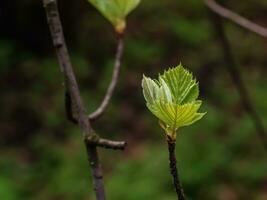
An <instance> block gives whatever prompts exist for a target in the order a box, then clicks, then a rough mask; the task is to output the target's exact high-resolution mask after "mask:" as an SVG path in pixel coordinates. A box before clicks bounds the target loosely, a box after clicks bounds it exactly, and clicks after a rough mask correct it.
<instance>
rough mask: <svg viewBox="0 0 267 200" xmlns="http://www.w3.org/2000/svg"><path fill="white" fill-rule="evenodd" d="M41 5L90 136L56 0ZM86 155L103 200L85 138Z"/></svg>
mask: <svg viewBox="0 0 267 200" xmlns="http://www.w3.org/2000/svg"><path fill="white" fill-rule="evenodd" d="M43 6H44V8H45V11H46V15H47V21H48V25H49V27H50V32H51V36H52V39H53V44H54V47H55V49H56V52H57V57H58V61H59V64H60V66H61V70H62V72H63V74H64V77H65V80H66V84H67V85H66V87H67V89H68V90H69V92H70V96H71V98H72V100H73V103H75V105H76V106H77V114H78V123H79V126H80V128H81V130H82V131H83V135H84V138H87V137H90V136H92V135H93V134H94V130H93V128H92V126H91V124H90V121H88V118H87V115H86V112H85V107H84V105H83V102H82V99H81V96H80V91H79V88H78V84H77V81H76V78H75V75H74V72H73V68H72V65H71V62H70V57H69V53H68V50H67V46H66V43H65V39H64V35H63V29H62V25H61V21H60V17H59V12H58V7H57V1H56V0H43ZM85 144H86V149H87V155H88V158H89V162H90V166H91V169H92V175H93V185H94V190H95V193H96V198H97V200H105V199H106V198H105V189H104V183H103V175H102V169H101V166H100V164H99V158H98V154H97V147H96V146H95V145H91V144H89V143H88V142H87V140H85Z"/></svg>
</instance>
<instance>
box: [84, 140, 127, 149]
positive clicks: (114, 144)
mask: <svg viewBox="0 0 267 200" xmlns="http://www.w3.org/2000/svg"><path fill="white" fill-rule="evenodd" d="M87 143H88V144H91V145H96V146H98V147H103V148H106V149H113V150H124V148H125V146H126V142H125V141H113V140H108V139H104V138H98V137H97V138H95V139H92V138H87Z"/></svg>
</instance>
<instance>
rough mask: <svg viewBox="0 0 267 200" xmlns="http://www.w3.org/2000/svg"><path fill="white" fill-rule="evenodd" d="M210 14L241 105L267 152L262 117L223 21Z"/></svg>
mask: <svg viewBox="0 0 267 200" xmlns="http://www.w3.org/2000/svg"><path fill="white" fill-rule="evenodd" d="M210 14H211V17H210V18H211V20H212V22H213V24H214V27H215V31H216V33H217V36H218V40H219V42H220V46H221V48H222V51H223V54H224V61H225V67H226V69H227V71H228V73H229V74H230V76H231V78H232V81H233V83H234V84H235V87H236V89H237V91H238V93H239V96H240V100H241V103H242V104H243V107H244V109H245V110H246V112H247V113H248V114H249V116H250V117H251V119H252V121H253V123H254V126H255V129H256V131H257V133H258V137H259V139H260V141H261V143H262V145H263V147H264V149H265V150H266V151H267V135H266V130H265V127H264V124H263V122H262V120H261V118H260V116H259V115H258V113H257V112H256V109H255V108H254V105H253V103H252V101H251V99H250V96H249V92H248V89H247V88H246V85H245V83H244V80H243V78H242V76H241V73H240V71H239V70H238V66H237V64H236V62H235V59H234V55H233V53H232V48H231V45H230V42H229V41H228V39H227V36H226V34H225V31H224V27H223V23H222V20H221V18H220V17H219V16H217V15H216V14H214V13H210Z"/></svg>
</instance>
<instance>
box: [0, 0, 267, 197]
mask: <svg viewBox="0 0 267 200" xmlns="http://www.w3.org/2000/svg"><path fill="white" fill-rule="evenodd" d="M224 2H225V3H226V5H229V7H230V8H232V9H234V10H235V11H237V12H238V13H240V14H242V15H245V16H246V17H248V18H250V19H252V20H254V21H255V22H257V23H260V24H262V25H264V24H265V25H266V26H267V14H266V13H267V1H266V0H257V1H253V0H247V1H224ZM0 6H1V7H0V11H1V12H0V27H1V31H0V75H1V79H0V97H1V98H0V102H1V104H0V105H1V112H0V117H1V120H0V129H1V139H0V199H1V200H24V199H25V200H33V199H34V200H46V199H49V200H50V199H51V200H60V199H62V200H63V199H64V200H73V199H87V200H92V199H94V193H93V190H92V183H91V177H90V170H89V168H88V163H87V158H86V153H85V149H84V146H83V142H82V137H81V133H80V131H79V128H78V127H76V126H73V125H72V124H71V123H70V122H69V121H68V120H67V119H66V117H65V111H64V87H63V79H62V74H61V73H60V71H59V67H58V64H57V60H56V57H55V52H54V49H53V48H52V43H51V38H50V35H49V32H48V26H47V23H46V18H45V13H44V10H43V8H42V4H41V0H39V1H36V0H27V1H26V0H25V1H21V0H13V1H9V0H2V1H1V3H0ZM59 6H60V13H61V18H62V23H63V26H64V31H65V36H66V41H67V44H68V46H69V50H70V54H71V58H72V61H73V64H74V66H75V72H76V75H77V78H78V82H79V85H80V88H81V92H82V95H83V98H84V102H85V104H86V106H87V110H88V112H91V111H94V109H95V108H96V107H97V106H98V105H99V103H100V101H101V99H102V97H103V95H104V93H105V90H106V87H107V85H108V83H109V81H110V77H111V72H112V65H113V60H114V54H115V46H116V39H115V35H114V33H113V29H112V26H111V25H110V24H109V23H108V22H107V21H106V20H105V19H104V18H103V17H102V16H101V15H100V14H99V13H98V12H97V11H96V10H95V9H94V8H93V7H92V6H91V5H90V4H89V3H87V2H86V0H75V1H63V0H59ZM224 25H225V29H226V32H227V35H228V38H229V40H230V41H231V44H232V47H233V52H234V55H235V57H236V60H237V62H238V64H239V69H240V72H241V74H242V76H243V77H244V79H245V82H246V85H247V87H248V89H249V91H250V94H251V97H252V99H253V102H254V105H255V107H256V109H257V111H258V112H259V115H260V116H261V117H262V119H263V121H264V123H265V125H266V126H267V122H266V118H267V93H266V88H267V76H266V74H267V68H266V66H267V57H266V55H267V54H266V53H267V42H266V39H263V38H261V37H259V36H257V35H254V34H253V33H250V32H248V31H246V30H243V29H242V28H239V27H237V26H236V25H233V24H232V23H229V22H226V23H225V24H224ZM125 45H126V46H125V54H124V57H123V64H122V72H121V76H120V80H119V84H118V87H117V89H116V92H115V94H114V98H113V99H112V102H111V104H110V106H109V108H108V110H107V112H106V114H105V115H104V116H103V118H101V120H99V121H97V122H95V123H94V124H93V126H94V127H95V129H96V131H97V132H98V133H99V134H100V135H101V136H103V137H107V138H112V139H124V140H126V141H127V142H128V147H127V149H126V150H125V151H123V152H120V151H112V150H105V149H101V150H100V155H101V162H102V166H103V168H104V175H105V177H104V181H105V183H106V189H107V196H108V199H110V200H152V199H153V200H173V199H176V196H175V192H174V191H173V186H172V182H171V176H170V174H169V170H168V154H167V148H166V144H165V138H164V134H163V131H162V130H161V128H159V126H158V123H157V120H156V118H155V117H153V116H152V115H151V114H150V113H149V112H148V110H147V108H146V107H145V102H144V99H143V96H142V90H141V84H140V83H141V78H142V74H143V73H145V74H146V75H149V76H152V77H156V75H157V74H158V73H159V72H162V71H163V70H164V69H166V68H168V67H171V66H176V65H177V64H179V63H180V62H182V64H183V65H184V66H186V67H187V68H188V69H190V70H191V71H193V73H194V74H195V75H196V77H197V79H198V80H199V81H200V88H201V99H203V100H204V106H203V108H202V110H203V111H207V112H208V114H207V115H206V116H205V117H204V119H203V120H201V121H200V122H198V123H196V124H194V125H193V126H191V127H188V128H183V129H181V131H180V132H179V136H178V141H177V160H178V167H179V170H180V174H181V179H182V182H183V185H184V189H185V193H186V194H187V196H188V199H201V200H205V199H207V200H209V199H210V200H215V199H216V200H217V199H218V200H237V199H242V200H247V199H248V200H251V199H253V200H254V199H255V200H266V199H267V158H266V153H265V152H264V149H263V148H262V146H261V142H260V141H259V139H258V137H257V134H256V132H255V129H254V126H253V123H252V122H251V120H250V117H249V116H248V115H247V114H246V112H245V111H244V109H243V108H242V105H241V103H240V100H239V96H238V93H237V91H236V89H235V87H234V85H233V83H232V80H231V77H230V76H229V74H228V73H227V71H226V70H225V68H224V67H225V66H224V62H223V55H222V51H221V48H220V46H219V43H218V41H217V39H216V37H215V33H214V29H213V26H212V24H211V23H210V21H209V15H208V13H207V9H206V8H205V6H204V4H203V2H202V1H199V0H187V1H178V0H164V1H160V0H157V1H155V0H143V1H142V2H141V4H140V6H139V7H138V8H137V9H136V10H135V11H134V12H133V13H132V14H131V15H130V16H129V18H128V31H127V35H126V41H125Z"/></svg>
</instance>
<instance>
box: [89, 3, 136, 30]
mask: <svg viewBox="0 0 267 200" xmlns="http://www.w3.org/2000/svg"><path fill="white" fill-rule="evenodd" d="M88 1H89V2H90V3H91V4H93V5H94V6H95V7H96V8H97V9H98V10H99V12H101V13H102V15H104V16H105V17H106V18H107V19H108V20H109V21H110V22H111V23H112V25H113V26H114V27H115V30H116V31H117V32H118V33H123V32H124V29H125V27H126V16H127V15H128V14H129V13H130V12H131V11H132V10H133V9H135V8H136V7H137V6H138V4H139V3H140V0H88Z"/></svg>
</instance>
